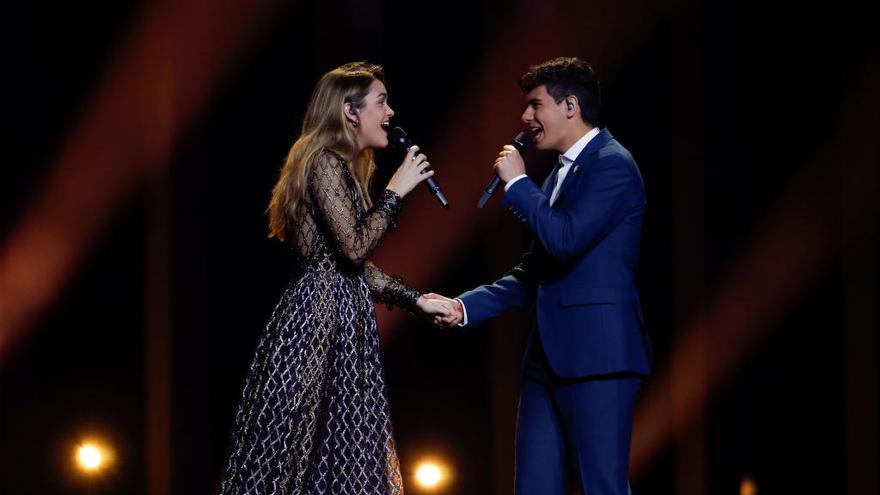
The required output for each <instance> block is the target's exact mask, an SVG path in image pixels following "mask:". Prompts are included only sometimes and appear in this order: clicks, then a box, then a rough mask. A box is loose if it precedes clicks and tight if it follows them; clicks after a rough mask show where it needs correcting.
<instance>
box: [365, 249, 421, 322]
mask: <svg viewBox="0 0 880 495" xmlns="http://www.w3.org/2000/svg"><path fill="white" fill-rule="evenodd" d="M365 272H366V278H367V285H369V286H370V294H371V295H372V296H373V300H374V301H376V302H380V303H383V304H386V305H387V306H388V308H391V306H397V307H399V308H403V309H405V310H407V311H409V312H410V313H415V312H416V301H417V300H418V299H419V296H421V294H420V293H419V292H418V291H416V290H414V289H412V288H410V287H407V286H406V285H405V284H404V283H403V281H401V280H400V279H399V278H398V277H392V276H391V275H388V274H386V273H385V272H383V271H382V270H380V269H379V267H377V266H376V265H374V264H372V263H370V262H369V261H368V262H367V263H366V265H365Z"/></svg>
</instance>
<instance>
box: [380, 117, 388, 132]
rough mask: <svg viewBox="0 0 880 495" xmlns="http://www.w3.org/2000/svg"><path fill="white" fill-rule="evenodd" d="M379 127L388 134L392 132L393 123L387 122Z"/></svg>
mask: <svg viewBox="0 0 880 495" xmlns="http://www.w3.org/2000/svg"><path fill="white" fill-rule="evenodd" d="M379 127H381V128H382V130H383V131H385V132H388V131H389V130H391V122H390V121H388V120H386V121H385V122H382V123H381V124H379Z"/></svg>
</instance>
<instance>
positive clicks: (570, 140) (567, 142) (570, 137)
mask: <svg viewBox="0 0 880 495" xmlns="http://www.w3.org/2000/svg"><path fill="white" fill-rule="evenodd" d="M592 130H593V126H591V125H590V124H586V123H584V122H578V123H576V124H572V126H571V129H569V131H568V133H566V136H565V139H564V140H563V141H562V142H561V143H560V148H562V149H560V150H557V151H559V154H560V155H561V154H563V153H565V152H566V151H568V149H569V148H571V147H572V146H574V143H576V142H578V139H580V138H582V137H584V134H586V133H588V132H590V131H592Z"/></svg>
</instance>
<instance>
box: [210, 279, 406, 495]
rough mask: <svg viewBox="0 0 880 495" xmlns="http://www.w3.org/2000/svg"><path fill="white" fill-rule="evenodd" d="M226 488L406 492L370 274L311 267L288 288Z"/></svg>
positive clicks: (263, 493)
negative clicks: (365, 275) (381, 357)
mask: <svg viewBox="0 0 880 495" xmlns="http://www.w3.org/2000/svg"><path fill="white" fill-rule="evenodd" d="M220 493H221V494H224V495H231V494H259V495H270V494H291V495H293V494H297V495H298V494H346V495H360V494H364V495H366V494H371V495H372V494H392V495H398V494H402V493H403V483H402V480H401V477H400V468H399V463H398V460H397V454H396V449H395V445H394V440H393V437H392V432H391V420H390V416H389V408H388V401H387V395H386V389H385V381H384V377H383V372H382V366H381V362H380V355H379V341H378V334H377V331H376V315H375V312H374V307H373V303H372V300H371V299H370V292H369V288H368V286H367V284H366V282H365V280H364V276H363V272H360V273H357V272H355V273H344V272H341V271H338V270H335V269H332V268H330V269H328V268H327V267H321V266H313V267H310V268H307V269H305V270H304V272H303V274H302V275H300V276H299V277H297V278H296V279H294V280H293V281H291V283H290V284H289V285H288V287H287V289H286V290H285V291H284V294H283V295H282V297H281V300H280V301H279V303H278V305H277V306H276V308H275V310H274V312H273V314H272V317H271V319H270V321H269V323H268V324H267V326H266V329H265V331H264V333H263V335H262V336H261V337H260V339H259V343H258V344H257V350H256V355H255V356H254V359H253V361H252V362H251V366H250V369H249V372H248V375H247V378H246V381H245V384H244V390H243V392H242V396H241V400H240V402H239V406H238V409H237V413H236V417H235V424H234V427H233V434H232V440H231V443H230V449H229V454H228V458H227V463H226V468H225V471H224V476H223V480H222V483H221V488H220Z"/></svg>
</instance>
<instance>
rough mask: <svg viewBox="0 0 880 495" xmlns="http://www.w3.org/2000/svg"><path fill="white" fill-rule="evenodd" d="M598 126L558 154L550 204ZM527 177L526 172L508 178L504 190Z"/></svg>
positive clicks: (597, 130)
mask: <svg viewBox="0 0 880 495" xmlns="http://www.w3.org/2000/svg"><path fill="white" fill-rule="evenodd" d="M599 132H600V131H599V128H598V127H594V128H592V129H590V130H589V132H587V133H586V134H584V135H583V136H581V138H580V139H578V140H577V141H576V142H575V143H574V144H573V145H571V147H570V148H568V149H567V150H566V151H565V153H563V154H561V155H559V164H560V167H559V172H557V173H556V184H555V185H554V186H553V192H552V193H551V194H550V204H551V205H552V204H553V203H554V202H555V201H556V197H557V196H559V186H561V185H562V181H564V180H565V176H566V175H567V174H568V171H569V170H571V164H572V163H574V160H575V159H576V158H577V157H578V155H580V154H581V151H583V150H584V148H586V147H587V145H588V144H590V141H592V140H593V138H594V137H596V136H598V135H599ZM525 177H528V176H527V175H526V174H522V175H517V176H516V177H514V178H513V179H510V182H508V183H507V184H505V185H504V190H505V191H507V190H508V189H510V186H512V185H513V183H514V182H516V181H518V180H520V179H523V178H525Z"/></svg>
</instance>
